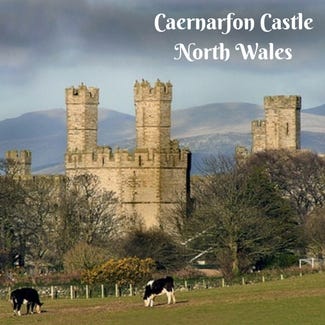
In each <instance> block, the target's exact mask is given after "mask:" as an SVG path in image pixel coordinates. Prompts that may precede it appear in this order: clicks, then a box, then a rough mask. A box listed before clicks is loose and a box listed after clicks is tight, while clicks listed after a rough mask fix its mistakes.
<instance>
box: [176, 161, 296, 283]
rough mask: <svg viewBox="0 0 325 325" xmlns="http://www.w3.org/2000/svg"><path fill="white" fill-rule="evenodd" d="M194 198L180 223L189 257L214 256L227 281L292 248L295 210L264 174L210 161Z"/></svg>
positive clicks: (256, 170) (226, 163)
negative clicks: (189, 253)
mask: <svg viewBox="0 0 325 325" xmlns="http://www.w3.org/2000/svg"><path fill="white" fill-rule="evenodd" d="M193 197H194V208H193V211H192V213H191V215H190V216H188V217H187V218H186V219H183V221H184V223H183V225H182V231H183V233H184V234H186V237H187V238H184V239H185V240H184V243H187V245H188V246H190V247H191V248H192V249H193V250H194V252H193V253H194V254H197V253H198V252H202V251H209V252H212V253H214V254H215V256H216V260H217V262H218V264H219V266H220V268H221V269H222V271H223V274H224V276H226V277H231V276H234V275H236V274H239V273H241V272H245V271H247V270H248V269H249V268H250V267H252V266H254V265H255V264H256V263H257V262H259V261H260V260H262V259H265V258H266V257H268V256H272V255H274V254H277V253H279V252H281V251H288V250H290V249H292V248H293V247H295V244H296V231H295V230H296V223H295V220H294V218H295V214H294V211H293V210H292V209H291V207H290V204H289V203H288V201H287V200H286V199H285V198H283V197H282V196H281V194H280V193H279V191H278V189H277V186H276V184H274V183H273V182H272V181H271V179H270V178H269V176H268V174H267V173H266V172H265V170H263V169H259V168H255V169H250V170H246V169H243V168H241V167H239V166H237V165H236V164H235V162H233V161H232V160H230V159H226V158H225V157H212V158H211V159H208V160H207V161H206V162H205V170H204V176H203V177H201V178H198V179H197V180H196V182H195V184H194V187H193ZM178 223H179V221H178ZM195 251H196V253H195Z"/></svg>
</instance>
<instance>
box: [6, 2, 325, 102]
mask: <svg viewBox="0 0 325 325" xmlns="http://www.w3.org/2000/svg"><path fill="white" fill-rule="evenodd" d="M160 12H164V13H166V15H167V16H168V17H172V18H175V19H178V18H181V17H185V18H187V17H188V18H191V17H205V18H209V17H213V18H218V17H221V18H222V17H225V16H226V15H227V13H229V12H234V13H236V16H238V17H252V18H254V20H255V21H256V22H258V21H259V18H260V16H261V15H262V14H263V13H265V12H271V13H272V16H273V17H279V18H283V17H292V16H293V15H295V14H297V13H299V12H302V13H303V15H304V17H306V18H307V17H312V18H313V19H314V22H315V28H314V29H313V30H312V31H277V32H276V31H274V32H272V33H265V32H262V31H261V30H260V29H259V28H255V29H254V30H253V31H252V32H247V31H236V30H233V31H232V32H231V33H229V34H228V35H221V34H220V32H218V31H203V32H199V31H169V32H166V33H158V32H157V31H156V30H155V28H154V18H155V16H156V15H157V14H158V13H160ZM324 14H325V2H324V1H323V0H309V1H305V0H287V1H283V0H281V1H280V0H273V1H270V0H247V1H243V0H232V1H230V0H218V1H216V0H201V1H199V0H187V1H184V0H164V1H161V0H123V1H122V0H55V1H49V0H48V1H44V0H24V1H22V0H1V2H0V80H1V82H2V83H3V84H5V87H3V88H2V90H1V91H2V93H3V94H2V98H8V99H9V100H11V101H10V103H9V104H8V105H9V106H10V107H17V106H19V105H22V106H24V105H25V106H26V107H27V104H26V103H27V102H33V105H36V106H37V105H44V104H42V103H44V102H47V103H48V105H54V104H52V103H56V102H58V100H55V99H54V93H53V92H52V91H51V94H49V95H48V96H46V97H45V96H44V98H43V102H42V103H41V104H40V103H37V102H36V101H35V102H34V100H35V98H36V97H37V96H36V95H37V94H38V93H39V92H40V91H42V92H44V93H45V92H46V89H49V88H51V89H56V96H58V95H57V94H59V96H62V95H61V92H62V89H64V87H66V86H69V85H71V84H72V83H73V82H75V80H76V82H80V81H85V82H87V81H88V82H91V84H92V85H95V86H99V85H101V84H105V82H104V79H105V80H107V82H110V83H111V84H110V87H111V89H112V93H113V95H115V94H116V95H117V94H118V93H117V90H116V89H115V88H114V87H115V83H117V82H120V83H123V82H127V83H128V84H127V86H125V87H128V88H132V81H133V80H134V78H138V77H139V78H142V77H144V78H154V79H155V78H157V77H159V78H163V77H164V78H167V80H168V79H171V80H172V81H174V80H175V81H176V82H177V83H178V85H176V87H175V94H177V99H176V100H177V101H178V103H179V104H178V106H179V107H184V106H186V105H187V103H189V102H191V101H195V102H196V103H197V104H199V102H201V103H204V102H206V100H209V101H210V100H213V98H214V97H217V96H220V98H221V100H224V99H225V98H230V97H231V96H233V94H234V89H237V91H236V92H237V94H238V95H240V96H241V98H244V99H245V100H250V99H254V100H255V98H256V96H257V95H258V96H260V93H262V92H263V91H264V90H265V89H266V88H267V87H269V88H270V89H275V90H278V89H279V88H280V86H282V87H283V88H285V89H287V88H288V91H289V90H290V91H291V90H296V89H297V91H299V90H301V89H310V88H311V87H310V81H308V80H306V78H307V77H308V78H311V77H312V75H313V74H315V75H316V74H317V75H319V73H320V71H321V69H323V68H324V63H325V60H324V59H323V53H324V52H325V43H324V41H323V33H324V30H325V26H324V24H325V18H324ZM178 42H182V43H184V44H187V43H189V42H195V43H197V45H198V46H199V47H211V46H214V45H215V44H217V43H219V42H224V43H225V45H226V46H229V47H231V48H232V49H233V47H234V45H235V44H236V43H239V42H242V43H245V44H253V45H254V44H255V43H259V44H260V45H261V46H267V45H268V43H270V42H274V44H275V46H276V47H284V48H286V47H290V48H292V51H293V54H294V55H293V59H292V60H291V61H290V62H289V61H286V62H283V61H282V62H281V61H277V60H273V61H267V62H263V61H259V60H255V61H250V60H247V61H245V60H243V59H242V58H241V57H240V56H239V55H238V53H234V51H233V56H232V58H231V60H230V61H229V62H226V63H224V62H215V61H213V60H208V61H201V62H195V63H193V64H192V63H189V62H186V61H185V60H183V61H175V60H174V59H173V58H174V56H175V54H176V53H175V50H174V46H175V44H176V43H178ZM234 76H236V82H234ZM300 76H304V78H305V79H302V80H299V82H298V79H299V78H300ZM112 80H113V81H112ZM225 80H226V82H224V81H225ZM258 80H259V81H258ZM277 80H278V85H276V83H277ZM317 80H318V85H320V81H321V80H322V77H318V78H317ZM256 83H259V85H258V86H257V85H256ZM289 83H290V85H289ZM198 84H199V85H203V87H202V88H204V89H200V90H198V86H197V85H198ZM240 85H245V87H243V89H244V90H243V89H238V88H240V87H241V86H240ZM254 85H255V86H254ZM304 85H305V87H304ZM226 86H227V87H226ZM117 87H121V85H118V86H116V88H117ZM123 87H124V86H123ZM216 88H218V91H216ZM250 88H251V89H252V90H250ZM254 88H255V90H256V91H255V90H254ZM17 89H19V90H23V91H24V92H23V94H26V96H28V94H30V96H32V97H33V101H29V100H28V98H26V97H25V98H24V99H21V100H20V102H19V98H16V97H15V100H14V101H13V100H12V98H13V94H16V93H17ZM177 89H180V90H179V91H178V90H177ZM187 89H190V90H191V91H190V93H191V94H194V91H195V90H196V89H197V98H194V99H192V97H195V96H194V95H193V96H188V93H189V92H188V90H187ZM257 89H260V91H257ZM315 89H316V90H315ZM315 89H314V90H313V96H315V97H317V98H321V94H322V93H323V91H322V90H321V89H320V86H317V87H316V88H315ZM317 89H318V90H317ZM250 91H251V92H252V93H253V92H254V91H255V92H256V93H257V95H256V94H255V93H254V94H252V95H250ZM308 91H309V90H308ZM123 92H124V89H123V90H122V91H121V92H120V93H119V94H118V96H117V97H119V98H118V99H119V100H121V101H122V100H124V99H121V98H122V97H123ZM20 93H22V92H21V91H20ZM103 93H105V92H103ZM246 93H247V95H246ZM130 94H131V95H130V96H132V91H130ZM50 96H52V97H53V98H52V100H51V98H50ZM124 97H125V96H124ZM124 97H123V98H124ZM39 100H40V99H39ZM238 100H240V98H238ZM61 101H62V98H61V97H60V103H61ZM130 102H132V99H129V100H128V103H126V104H125V106H127V105H129V106H132V104H131V105H130V104H129V103H130ZM19 103H21V104H19ZM31 105H32V104H31V103H29V106H28V107H29V108H30V107H31ZM104 105H105V102H104ZM122 105H124V104H122ZM9 106H8V107H9ZM105 106H106V105H105Z"/></svg>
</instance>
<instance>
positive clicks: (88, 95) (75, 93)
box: [65, 83, 99, 105]
mask: <svg viewBox="0 0 325 325" xmlns="http://www.w3.org/2000/svg"><path fill="white" fill-rule="evenodd" d="M65 99H66V104H67V105H68V104H93V105H98V104H99V89H98V88H95V87H87V86H86V85H84V84H83V83H81V85H80V86H79V87H77V88H75V87H74V86H72V87H70V88H66V90H65Z"/></svg>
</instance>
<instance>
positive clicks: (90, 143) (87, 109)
mask: <svg viewBox="0 0 325 325" xmlns="http://www.w3.org/2000/svg"><path fill="white" fill-rule="evenodd" d="M65 98H66V106H67V152H90V151H92V150H94V149H95V148H96V146H97V119H98V104H99V101H98V99H99V89H98V88H94V87H89V88H87V87H86V86H85V85H84V84H81V85H80V86H79V87H78V88H74V87H70V88H67V89H66V90H65Z"/></svg>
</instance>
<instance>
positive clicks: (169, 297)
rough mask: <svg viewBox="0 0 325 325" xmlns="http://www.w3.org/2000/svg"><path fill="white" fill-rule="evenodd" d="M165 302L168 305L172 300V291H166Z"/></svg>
mask: <svg viewBox="0 0 325 325" xmlns="http://www.w3.org/2000/svg"><path fill="white" fill-rule="evenodd" d="M166 294H167V303H168V305H170V303H171V301H172V292H171V291H167V293H166Z"/></svg>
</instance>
